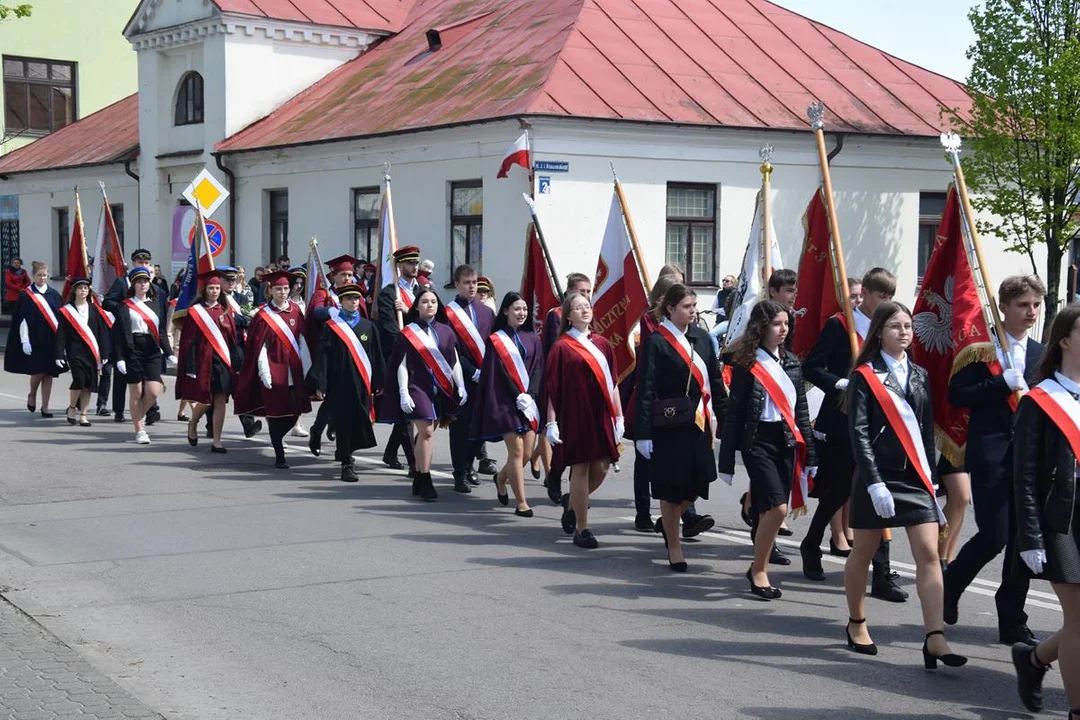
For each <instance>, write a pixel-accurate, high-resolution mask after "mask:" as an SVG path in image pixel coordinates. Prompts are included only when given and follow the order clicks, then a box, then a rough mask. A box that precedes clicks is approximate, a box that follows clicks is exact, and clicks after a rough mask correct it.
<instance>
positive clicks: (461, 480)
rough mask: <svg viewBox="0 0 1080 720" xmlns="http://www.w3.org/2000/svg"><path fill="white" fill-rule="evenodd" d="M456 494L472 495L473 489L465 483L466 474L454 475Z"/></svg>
mask: <svg viewBox="0 0 1080 720" xmlns="http://www.w3.org/2000/svg"><path fill="white" fill-rule="evenodd" d="M454 492H459V493H466V494H467V493H471V492H472V488H471V487H469V483H468V482H466V481H465V473H454Z"/></svg>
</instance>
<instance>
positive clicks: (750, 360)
mask: <svg viewBox="0 0 1080 720" xmlns="http://www.w3.org/2000/svg"><path fill="white" fill-rule="evenodd" d="M780 314H783V315H785V316H786V315H787V308H786V307H784V306H783V305H781V304H780V303H778V302H776V301H775V300H762V301H761V302H759V303H758V304H757V305H755V306H754V307H753V309H752V310H750V319H749V320H747V321H746V329H745V330H743V334H742V335H740V336H739V338H738V339H737V340H736V341H735V342H734V343H732V345H731V360H732V362H734V363H735V364H736V365H741V366H743V367H744V368H746V369H747V370H749V369H750V368H752V367H753V366H754V363H755V362H757V349H758V347H759V346H760V345H761V339H762V338H763V337H765V329H766V328H767V327H769V325H770V324H771V323H772V321H773V320H774V319H775V318H776V316H777V315H780ZM789 331H790V328H789ZM777 352H778V353H780V357H783V356H784V353H785V351H784V344H783V343H780V347H778V348H777Z"/></svg>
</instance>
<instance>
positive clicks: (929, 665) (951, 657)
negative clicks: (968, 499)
mask: <svg viewBox="0 0 1080 720" xmlns="http://www.w3.org/2000/svg"><path fill="white" fill-rule="evenodd" d="M932 635H940V636H942V637H945V633H944V632H943V631H941V630H933V631H931V632H928V633H926V639H925V640H923V644H922V659H923V665H924V666H925V667H926V669H927V670H937V664H938V660H940V661H941V662H943V663H944V664H945V665H947V666H949V667H962V666H964V665H966V664H967V661H968V659H967V658H966V657H964V656H963V655H957V654H955V653H945V654H944V655H931V654H930V649H929V647H927V642H928V641H929V640H930V636H932Z"/></svg>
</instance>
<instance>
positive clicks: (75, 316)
mask: <svg viewBox="0 0 1080 720" xmlns="http://www.w3.org/2000/svg"><path fill="white" fill-rule="evenodd" d="M88 309H89V308H88ZM60 313H61V314H62V315H63V316H64V317H66V318H67V321H68V322H69V323H71V327H73V328H75V332H77V333H79V337H81V338H82V340H83V342H84V343H86V344H87V346H89V348H90V352H91V353H93V354H94V364H95V365H97V366H98V367H101V348H100V347H98V341H97V338H96V337H95V336H94V331H93V330H91V329H90V322H89V321H88V320H87V319H86V318H84V317H83V316H82V313H80V312H79V311H78V310H77V309H76V308H75V306H74V305H71V304H68V305H63V306H61V308H60Z"/></svg>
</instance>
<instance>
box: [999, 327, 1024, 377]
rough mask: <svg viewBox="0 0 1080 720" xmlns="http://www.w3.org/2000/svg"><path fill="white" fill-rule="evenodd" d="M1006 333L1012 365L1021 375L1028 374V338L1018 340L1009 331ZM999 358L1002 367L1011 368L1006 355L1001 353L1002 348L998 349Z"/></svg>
mask: <svg viewBox="0 0 1080 720" xmlns="http://www.w3.org/2000/svg"><path fill="white" fill-rule="evenodd" d="M1004 335H1005V341H1006V343H1007V345H1008V352H1009V355H1010V356H1011V358H1012V367H1013V368H1014V369H1016V370H1019V371H1020V374H1021V375H1027V373H1026V372H1025V370H1026V365H1027V338H1026V337H1025V338H1024V339H1023V340H1017V339H1016V338H1014V337H1013V336H1012V335H1010V334H1009V333H1004ZM997 359H998V362H1000V363H1001V367H1002V368H1004V369H1006V370H1008V369H1009V364H1008V363H1007V362H1005V356H1004V355H1002V354H1001V350H998V351H997Z"/></svg>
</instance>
